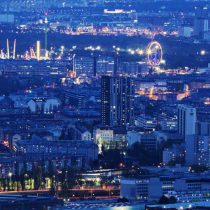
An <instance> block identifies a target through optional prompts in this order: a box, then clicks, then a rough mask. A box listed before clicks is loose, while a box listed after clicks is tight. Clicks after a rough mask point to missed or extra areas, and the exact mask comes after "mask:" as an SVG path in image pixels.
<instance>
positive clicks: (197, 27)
mask: <svg viewBox="0 0 210 210" xmlns="http://www.w3.org/2000/svg"><path fill="white" fill-rule="evenodd" d="M208 31H209V20H208V9H207V8H205V7H204V8H203V7H199V8H197V9H196V11H195V20H194V35H195V36H197V37H198V38H200V39H203V38H204V35H205V33H207V32H208Z"/></svg>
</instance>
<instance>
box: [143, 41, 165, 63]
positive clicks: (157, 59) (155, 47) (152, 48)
mask: <svg viewBox="0 0 210 210" xmlns="http://www.w3.org/2000/svg"><path fill="white" fill-rule="evenodd" d="M162 60H163V49H162V46H161V44H160V43H159V42H157V41H152V42H151V43H150V44H149V45H148V47H147V63H148V64H149V65H150V66H152V67H157V66H159V65H160V64H161V63H162Z"/></svg>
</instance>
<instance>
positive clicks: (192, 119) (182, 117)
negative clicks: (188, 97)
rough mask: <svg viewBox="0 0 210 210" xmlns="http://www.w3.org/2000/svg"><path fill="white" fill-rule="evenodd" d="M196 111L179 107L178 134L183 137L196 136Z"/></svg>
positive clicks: (189, 107) (191, 108) (187, 107)
mask: <svg viewBox="0 0 210 210" xmlns="http://www.w3.org/2000/svg"><path fill="white" fill-rule="evenodd" d="M195 127H196V109H195V108H193V107H191V106H187V105H179V106H178V132H179V134H180V135H182V136H183V137H186V136H188V135H194V134H195Z"/></svg>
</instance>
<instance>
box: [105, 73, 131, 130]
mask: <svg viewBox="0 0 210 210" xmlns="http://www.w3.org/2000/svg"><path fill="white" fill-rule="evenodd" d="M133 109H134V83H133V81H132V79H131V78H128V77H109V76H103V77H102V79H101V119H102V124H103V125H104V126H114V127H125V126H126V125H132V124H133V122H134V110H133Z"/></svg>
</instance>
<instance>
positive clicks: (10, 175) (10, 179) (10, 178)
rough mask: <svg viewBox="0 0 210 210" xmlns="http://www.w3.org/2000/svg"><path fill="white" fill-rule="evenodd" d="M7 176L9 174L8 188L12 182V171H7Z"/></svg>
mask: <svg viewBox="0 0 210 210" xmlns="http://www.w3.org/2000/svg"><path fill="white" fill-rule="evenodd" d="M8 176H9V190H10V186H11V182H12V172H9V173H8Z"/></svg>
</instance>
